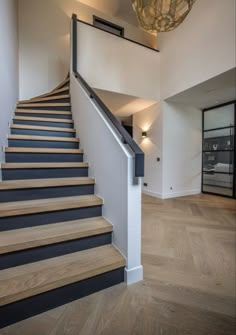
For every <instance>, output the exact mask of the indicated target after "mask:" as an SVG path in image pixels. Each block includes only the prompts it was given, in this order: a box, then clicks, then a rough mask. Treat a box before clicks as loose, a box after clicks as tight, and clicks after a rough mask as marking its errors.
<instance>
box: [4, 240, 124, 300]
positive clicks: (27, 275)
mask: <svg viewBox="0 0 236 335" xmlns="http://www.w3.org/2000/svg"><path fill="white" fill-rule="evenodd" d="M125 263H126V262H125V259H124V257H123V256H122V255H121V254H120V253H119V252H118V251H117V250H116V249H115V248H114V246H113V245H111V244H109V245H105V246H101V247H97V248H92V249H88V250H83V251H79V252H76V253H73V254H69V255H64V256H59V257H55V258H53V259H47V260H43V261H39V262H35V263H30V264H26V265H20V266H18V267H15V268H11V269H6V270H2V271H1V280H0V283H1V285H0V306H4V305H6V304H9V303H13V302H16V301H19V300H22V299H25V298H28V297H30V296H34V295H37V294H40V293H43V292H48V291H51V290H53V289H56V288H59V287H63V286H66V285H69V284H72V283H75V282H79V281H82V280H86V279H88V278H92V277H95V276H97V275H99V274H102V273H106V272H110V271H112V270H115V269H119V268H122V267H124V266H125ZM45 275H46V277H45ZM17 280H18V281H19V283H18V284H17V285H16V282H17ZM11 284H12V286H11ZM24 285H25V286H24ZM8 292H9V294H7V293H8Z"/></svg>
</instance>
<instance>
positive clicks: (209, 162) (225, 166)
mask: <svg viewBox="0 0 236 335" xmlns="http://www.w3.org/2000/svg"><path fill="white" fill-rule="evenodd" d="M233 162H234V153H233V151H216V152H214V151H208V152H204V153H203V172H208V173H213V172H218V173H225V174H229V173H233V170H234V169H233Z"/></svg>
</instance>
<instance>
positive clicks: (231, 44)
mask: <svg viewBox="0 0 236 335" xmlns="http://www.w3.org/2000/svg"><path fill="white" fill-rule="evenodd" d="M235 32H236V30H235V0H224V1H222V0H197V1H196V2H195V4H194V5H193V8H192V10H191V12H190V14H189V15H188V16H187V18H186V19H185V21H184V22H183V23H182V24H181V25H180V26H179V27H178V28H177V29H176V30H174V31H173V32H168V33H161V34H159V35H158V44H159V49H160V51H161V78H162V81H161V91H162V92H161V95H162V98H163V99H166V98H168V97H171V96H173V95H175V94H177V93H179V92H182V91H183V90H186V89H188V88H190V87H192V86H195V85H197V84H199V83H201V82H203V81H206V80H208V79H210V78H212V77H214V76H217V75H219V74H221V73H223V72H225V71H227V70H230V69H232V68H233V67H235V62H236V54H235V50H236V47H235V43H236V33H235Z"/></svg>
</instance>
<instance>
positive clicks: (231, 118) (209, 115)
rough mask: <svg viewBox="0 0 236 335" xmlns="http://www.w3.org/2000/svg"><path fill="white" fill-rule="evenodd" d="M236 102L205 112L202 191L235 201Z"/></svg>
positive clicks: (203, 121) (208, 109)
mask: <svg viewBox="0 0 236 335" xmlns="http://www.w3.org/2000/svg"><path fill="white" fill-rule="evenodd" d="M235 120H236V101H231V102H228V103H225V104H222V105H219V106H215V107H211V108H207V109H204V110H203V118H202V125H203V127H202V192H203V193H210V194H215V195H221V196H225V197H230V198H235V196H236V194H235V193H236V184H235V183H236V178H235V172H236V171H235V166H236V162H235V157H236V154H235V142H236V132H235Z"/></svg>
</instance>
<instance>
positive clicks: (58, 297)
mask: <svg viewBox="0 0 236 335" xmlns="http://www.w3.org/2000/svg"><path fill="white" fill-rule="evenodd" d="M73 126H74V124H73V120H72V113H71V104H70V91H69V78H68V77H67V78H66V80H65V81H64V82H63V83H62V84H61V85H59V86H58V87H57V88H56V89H55V90H53V91H52V92H50V93H48V94H45V95H42V96H40V97H37V98H34V99H31V100H29V101H23V102H20V103H19V104H18V105H17V109H16V113H15V116H14V118H13V123H12V125H11V126H10V135H9V137H8V144H9V147H8V148H5V157H6V163H4V164H2V165H1V169H2V179H3V180H2V182H0V327H1V328H2V327H5V326H8V325H10V324H12V323H15V322H18V321H20V320H23V319H26V318H28V317H31V316H33V315H36V314H38V313H42V312H44V311H46V310H49V309H51V308H55V307H57V306H60V305H62V304H65V303H68V302H71V301H73V300H75V299H78V298H81V297H84V296H86V295H89V294H91V293H94V292H96V291H99V290H102V289H105V288H107V287H110V286H112V285H115V284H118V283H120V282H122V281H123V280H124V266H125V260H124V258H123V256H122V255H121V254H120V253H119V252H118V251H117V250H116V249H115V248H114V247H113V245H112V244H111V234H112V225H111V223H109V222H108V221H106V220H105V219H104V218H103V217H102V206H103V199H101V198H99V197H98V196H96V195H94V185H95V180H94V178H90V177H88V168H89V165H88V163H87V162H84V161H83V150H81V149H79V140H78V139H77V138H76V132H75V129H74V128H73Z"/></svg>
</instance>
